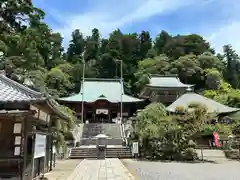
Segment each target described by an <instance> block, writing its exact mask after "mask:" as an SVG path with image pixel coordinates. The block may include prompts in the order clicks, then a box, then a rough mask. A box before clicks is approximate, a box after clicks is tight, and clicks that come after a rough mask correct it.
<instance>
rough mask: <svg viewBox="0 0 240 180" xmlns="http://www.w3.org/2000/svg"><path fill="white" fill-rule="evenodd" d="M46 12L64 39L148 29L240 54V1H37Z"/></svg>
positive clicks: (154, 33)
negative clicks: (191, 35) (76, 34)
mask: <svg viewBox="0 0 240 180" xmlns="http://www.w3.org/2000/svg"><path fill="white" fill-rule="evenodd" d="M33 3H34V5H35V6H36V7H38V8H41V9H43V10H44V11H45V12H46V17H45V19H44V21H45V22H47V23H48V24H49V26H50V27H51V28H52V29H53V31H57V32H60V33H61V34H62V36H63V37H64V46H67V44H68V42H69V40H70V39H71V32H72V31H73V30H74V29H80V30H81V32H83V33H84V35H89V34H90V33H91V29H93V28H95V27H96V28H98V29H99V30H100V32H101V34H102V36H107V35H108V34H109V33H110V32H111V31H113V30H114V29H117V28H120V29H121V30H122V31H123V32H124V33H131V32H140V31H141V30H148V31H150V33H151V34H152V36H156V35H157V34H158V33H159V32H160V31H161V30H166V31H168V32H169V33H170V34H173V35H175V34H189V33H198V34H200V35H202V36H203V37H204V38H205V39H206V40H208V41H209V42H210V43H211V45H212V46H213V47H214V48H215V49H216V50H217V51H221V49H222V46H223V45H225V44H232V46H233V47H234V48H235V49H236V50H237V51H238V52H240V1H239V0H68V1H67V0H33Z"/></svg>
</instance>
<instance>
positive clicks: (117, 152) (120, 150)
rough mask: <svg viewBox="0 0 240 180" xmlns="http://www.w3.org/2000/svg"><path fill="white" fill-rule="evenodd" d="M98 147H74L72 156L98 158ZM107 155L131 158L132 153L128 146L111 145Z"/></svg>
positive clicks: (74, 157) (73, 157)
mask: <svg viewBox="0 0 240 180" xmlns="http://www.w3.org/2000/svg"><path fill="white" fill-rule="evenodd" d="M97 155H98V151H97V148H82V147H79V148H72V150H71V154H70V158H72V159H76V158H97ZM105 155H106V157H109V158H131V157H132V153H131V150H130V148H128V147H124V146H123V147H116V148H114V147H110V148H107V149H106V152H105Z"/></svg>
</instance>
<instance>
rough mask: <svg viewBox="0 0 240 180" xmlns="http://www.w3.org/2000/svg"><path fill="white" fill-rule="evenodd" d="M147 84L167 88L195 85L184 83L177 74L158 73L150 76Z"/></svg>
mask: <svg viewBox="0 0 240 180" xmlns="http://www.w3.org/2000/svg"><path fill="white" fill-rule="evenodd" d="M147 86H151V87H166V88H174V87H177V88H178V87H183V88H189V87H192V86H194V85H190V84H184V83H182V82H181V81H180V80H179V78H178V76H177V75H158V74H152V75H150V78H149V84H147Z"/></svg>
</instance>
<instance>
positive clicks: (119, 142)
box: [80, 138, 123, 145]
mask: <svg viewBox="0 0 240 180" xmlns="http://www.w3.org/2000/svg"><path fill="white" fill-rule="evenodd" d="M122 143H123V140H122V138H111V139H110V138H109V139H107V144H108V145H122ZM96 144H97V139H94V138H81V139H80V145H96Z"/></svg>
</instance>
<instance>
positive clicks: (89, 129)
mask: <svg viewBox="0 0 240 180" xmlns="http://www.w3.org/2000/svg"><path fill="white" fill-rule="evenodd" d="M120 128H121V126H120V124H112V123H92V124H84V127H83V132H82V138H92V137H94V136H97V135H98V134H101V133H104V134H106V135H107V136H109V137H112V138H121V129H120Z"/></svg>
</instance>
